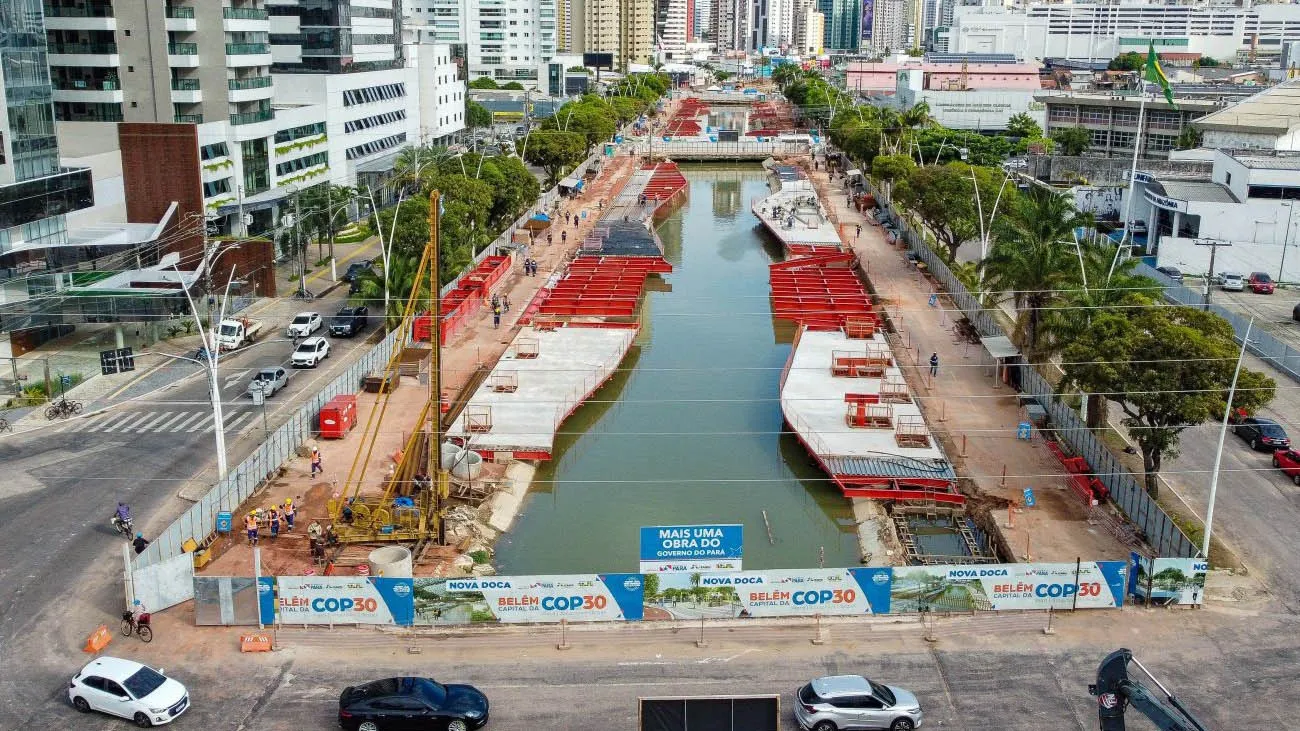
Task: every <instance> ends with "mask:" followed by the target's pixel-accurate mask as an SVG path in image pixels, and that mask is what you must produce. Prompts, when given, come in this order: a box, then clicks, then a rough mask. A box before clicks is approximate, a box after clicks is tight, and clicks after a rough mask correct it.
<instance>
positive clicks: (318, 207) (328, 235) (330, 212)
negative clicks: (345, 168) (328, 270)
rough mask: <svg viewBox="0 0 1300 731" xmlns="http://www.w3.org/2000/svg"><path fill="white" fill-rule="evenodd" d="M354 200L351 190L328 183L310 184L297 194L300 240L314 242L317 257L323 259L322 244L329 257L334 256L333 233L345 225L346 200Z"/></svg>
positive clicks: (354, 190)
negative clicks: (327, 249)
mask: <svg viewBox="0 0 1300 731" xmlns="http://www.w3.org/2000/svg"><path fill="white" fill-rule="evenodd" d="M356 197H357V191H356V189H355V188H349V187H347V186H344V185H334V184H333V183H329V182H325V183H319V184H317V185H313V186H312V187H310V188H308V189H306V190H304V191H303V192H302V193H301V194H300V198H299V201H298V208H299V210H300V211H301V213H302V226H303V238H304V241H306V240H310V239H315V240H316V247H317V257H318V258H320V259H324V258H325V253H324V251H323V249H324V246H325V244H326V243H328V244H329V256H330V258H333V257H334V233H335V232H336V231H338V230H339V229H340V228H343V226H345V225H346V224H347V215H348V212H347V209H348V207H349V201H352V200H354V199H356Z"/></svg>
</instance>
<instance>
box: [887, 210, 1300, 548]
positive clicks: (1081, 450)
mask: <svg viewBox="0 0 1300 731" xmlns="http://www.w3.org/2000/svg"><path fill="white" fill-rule="evenodd" d="M872 192H873V194H875V196H876V200H878V201H881V200H882V197H881V195H880V194H879V192H878V191H875V190H874V189H873V190H872ZM881 207H882V210H883V211H885V214H886V215H885V216H884V217H885V218H886V219H887V220H890V221H893V222H895V223H896V225H897V226H898V228H899V229H900V230H901V232H902V236H903V240H904V241H905V242H906V243H907V246H908V248H910V249H911V250H912V252H913V253H914V254H916V257H917V258H918V259H919V260H921V261H923V262H925V265H926V266H927V267H928V268H929V271H930V274H931V275H932V276H933V277H934V278H935V281H936V282H938V283H939V284H940V286H942V287H943V288H944V289H945V290H946V291H947V292H948V296H949V297H950V298H951V299H952V301H953V303H954V304H956V305H957V307H958V308H959V309H960V310H961V311H962V314H963V315H965V316H966V317H967V318H968V319H969V320H970V321H971V324H973V325H974V326H975V329H976V330H978V331H979V333H980V335H981V336H984V337H996V336H1005V335H1006V332H1005V331H1004V330H1003V329H1002V326H1001V325H999V324H998V322H997V321H996V320H995V319H994V318H993V315H992V314H991V313H990V312H988V311H987V310H986V309H985V308H984V307H982V306H981V305H980V303H979V301H978V300H976V298H975V297H974V295H972V294H971V293H970V292H968V291H967V290H966V286H965V285H964V284H962V283H961V281H959V280H958V279H957V277H956V276H955V275H953V273H952V270H950V269H949V268H948V265H947V263H946V262H944V261H943V259H942V258H940V257H939V255H938V254H937V253H936V252H935V251H934V249H932V248H930V246H929V244H927V243H926V242H925V241H924V239H923V238H922V237H921V235H920V234H919V233H918V232H917V231H916V230H915V229H913V228H912V226H911V224H910V223H908V222H907V221H906V220H905V219H902V218H901V217H899V216H898V215H897V214H895V213H893V212H892V211H891V210H890V209H889V204H888V203H883V202H882V203H881ZM1141 273H1146V272H1141ZM1165 279H1167V278H1165ZM1168 291H1169V290H1168V289H1166V292H1168ZM1243 330H1244V326H1243ZM1296 363H1298V364H1300V360H1297V361H1296ZM1019 370H1020V384H1021V389H1022V390H1023V392H1024V393H1026V394H1029V395H1031V396H1033V397H1034V398H1035V400H1037V401H1038V402H1039V404H1040V405H1042V407H1043V408H1044V409H1046V410H1047V413H1048V415H1049V416H1050V418H1051V423H1052V428H1053V429H1054V430H1055V431H1056V433H1057V435H1058V436H1059V437H1060V439H1061V440H1062V441H1064V442H1065V444H1066V445H1068V446H1069V448H1070V451H1072V452H1073V453H1074V454H1076V455H1078V456H1080V457H1083V458H1084V459H1086V460H1087V461H1088V465H1089V466H1090V468H1091V469H1092V474H1093V476H1095V477H1096V478H1097V479H1098V480H1100V481H1101V483H1102V484H1103V485H1105V486H1106V489H1108V490H1109V491H1110V496H1111V499H1112V500H1114V502H1115V505H1116V506H1117V507H1118V508H1119V509H1120V511H1121V512H1123V513H1124V515H1125V516H1127V517H1128V519H1129V520H1130V521H1132V522H1133V524H1134V525H1135V526H1137V528H1138V529H1139V530H1140V531H1141V532H1142V538H1143V539H1144V540H1145V541H1146V542H1147V544H1148V545H1150V546H1151V547H1152V548H1154V549H1155V550H1156V555H1158V556H1162V557H1180V558H1193V557H1195V556H1198V555H1199V554H1200V549H1198V548H1197V547H1196V546H1195V545H1194V544H1193V543H1192V541H1191V539H1189V538H1188V537H1187V536H1186V535H1185V534H1184V533H1183V532H1182V530H1181V529H1179V527H1178V526H1177V524H1175V523H1174V521H1173V519H1172V518H1170V517H1169V515H1168V513H1166V512H1165V511H1164V509H1163V508H1162V507H1160V504H1159V503H1158V502H1156V500H1155V499H1154V498H1152V497H1151V496H1150V495H1149V494H1148V493H1147V491H1146V490H1145V489H1144V488H1143V486H1142V483H1141V481H1140V479H1139V477H1138V476H1137V475H1134V474H1133V473H1131V472H1129V471H1128V470H1126V469H1125V468H1124V466H1123V465H1122V464H1120V462H1119V460H1118V459H1116V458H1115V455H1114V453H1113V452H1111V450H1110V448H1109V447H1107V446H1106V445H1105V443H1103V442H1102V441H1101V440H1100V439H1098V438H1097V437H1096V436H1095V435H1094V434H1093V433H1092V430H1091V429H1089V428H1088V426H1087V424H1086V423H1084V422H1083V420H1081V419H1080V418H1079V415H1078V413H1077V412H1076V411H1075V410H1074V409H1072V408H1070V407H1069V406H1067V405H1066V404H1064V403H1062V402H1061V400H1060V398H1059V396H1058V394H1057V393H1056V392H1055V391H1054V390H1053V389H1052V386H1051V384H1049V383H1048V382H1047V380H1046V379H1044V378H1043V377H1042V376H1041V375H1039V373H1038V371H1037V370H1035V369H1034V368H1033V366H1029V365H1021V366H1019Z"/></svg>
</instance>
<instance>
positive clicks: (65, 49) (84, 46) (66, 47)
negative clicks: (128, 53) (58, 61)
mask: <svg viewBox="0 0 1300 731" xmlns="http://www.w3.org/2000/svg"><path fill="white" fill-rule="evenodd" d="M49 52H50V53H69V54H71V53H101V54H114V53H117V44H116V43H51V44H50V48H49Z"/></svg>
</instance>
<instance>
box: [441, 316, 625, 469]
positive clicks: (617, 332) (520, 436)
mask: <svg viewBox="0 0 1300 731" xmlns="http://www.w3.org/2000/svg"><path fill="white" fill-rule="evenodd" d="M636 334H637V328H636V327H578V326H570V327H561V328H557V329H555V330H549V331H548V330H537V329H535V328H532V327H525V328H523V329H521V330H520V332H519V335H517V336H516V337H515V338H514V340H513V341H512V343H511V345H510V347H509V348H508V349H507V350H506V352H505V354H504V355H503V356H502V358H501V360H500V361H499V362H498V363H497V365H496V367H495V368H493V369H492V373H491V374H489V376H488V378H487V380H485V381H484V382H483V385H482V386H480V387H479V389H478V391H476V392H475V393H474V395H473V397H471V398H470V400H469V403H468V404H467V405H466V406H465V410H464V412H463V413H462V414H461V416H460V417H459V418H457V420H456V423H455V424H453V425H452V426H451V428H450V429H448V430H447V436H450V437H463V438H467V439H469V444H470V447H471V448H473V449H474V450H476V451H478V452H480V453H492V452H533V453H544V454H546V455H549V454H550V451H551V448H552V445H553V443H554V441H555V432H556V430H558V429H559V427H560V424H561V423H562V422H563V421H564V420H565V419H566V418H568V416H569V414H571V413H573V411H574V410H575V409H577V408H578V406H579V405H581V404H582V402H583V401H585V400H586V399H587V397H588V396H590V395H591V394H592V393H593V392H594V391H595V390H596V389H597V388H599V387H600V385H601V384H602V383H604V382H605V380H606V379H607V378H609V377H610V375H612V374H613V373H614V370H615V369H616V368H618V364H619V363H620V362H622V360H623V357H624V356H625V355H627V351H628V349H629V348H631V347H632V342H633V340H635V339H636ZM521 341H525V344H526V342H527V341H536V343H537V351H536V352H537V356H536V357H534V358H520V357H519V354H520V352H521ZM523 350H524V351H525V352H526V351H527V350H528V348H526V347H525V348H524V349H523ZM498 377H499V378H500V379H502V380H507V379H511V377H513V379H514V381H515V383H516V384H517V387H516V389H515V390H514V391H512V392H505V391H499V390H497V389H496V388H495V382H496V381H497V380H498ZM483 409H488V410H490V413H491V429H490V430H488V431H475V430H472V429H471V428H470V426H469V423H470V420H471V419H472V418H473V416H474V414H475V413H476V412H478V411H480V410H483Z"/></svg>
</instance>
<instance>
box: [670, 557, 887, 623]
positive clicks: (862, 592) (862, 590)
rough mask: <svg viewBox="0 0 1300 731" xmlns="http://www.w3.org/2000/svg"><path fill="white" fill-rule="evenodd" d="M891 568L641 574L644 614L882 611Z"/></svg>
mask: <svg viewBox="0 0 1300 731" xmlns="http://www.w3.org/2000/svg"><path fill="white" fill-rule="evenodd" d="M891 572H892V569H891V568H889V567H881V568H875V567H864V568H853V569H773V570H770V571H737V572H733V573H698V572H697V573H664V574H646V575H645V590H644V593H645V619H700V618H702V617H703V618H706V619H733V618H736V617H797V616H812V615H814V614H825V615H832V614H836V615H865V614H884V613H887V612H888V611H889V585H890V575H891Z"/></svg>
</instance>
